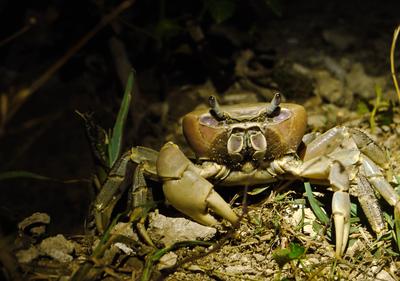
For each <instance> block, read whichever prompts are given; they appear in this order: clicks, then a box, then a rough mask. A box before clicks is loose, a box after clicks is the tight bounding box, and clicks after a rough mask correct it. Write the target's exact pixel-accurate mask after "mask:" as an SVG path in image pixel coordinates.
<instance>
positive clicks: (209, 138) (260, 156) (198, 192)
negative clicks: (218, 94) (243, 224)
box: [93, 93, 400, 257]
mask: <svg viewBox="0 0 400 281" xmlns="http://www.w3.org/2000/svg"><path fill="white" fill-rule="evenodd" d="M209 105H210V108H209V109H200V110H195V111H193V112H190V113H188V114H187V115H185V116H184V117H183V119H182V128H183V133H184V136H185V138H186V140H187V142H188V144H189V146H190V147H191V148H192V149H193V151H194V152H195V154H196V160H195V161H193V162H192V161H191V160H190V159H189V158H188V157H186V156H185V154H184V153H183V152H182V151H181V149H180V148H179V147H178V146H177V145H176V144H174V143H172V142H167V143H166V144H165V145H164V146H163V147H162V148H161V150H160V151H159V152H156V151H154V150H151V149H149V148H145V147H140V146H139V147H134V148H132V149H131V150H130V151H128V152H127V153H125V154H124V155H123V156H122V157H121V159H120V160H119V161H117V163H116V164H115V165H114V167H113V168H112V170H111V172H110V175H109V177H108V179H107V180H106V182H105V183H104V185H103V187H102V189H101V191H100V193H99V194H98V196H97V198H96V200H95V203H94V207H93V212H94V216H95V222H96V226H97V229H98V230H99V231H104V230H105V227H106V226H107V225H108V223H109V220H110V217H111V213H112V210H113V208H114V205H115V203H116V202H117V201H118V200H119V198H120V197H121V195H122V193H124V192H125V190H126V188H127V185H129V182H130V181H132V172H133V170H134V174H133V189H132V192H133V194H135V195H136V196H133V204H132V205H133V207H135V206H138V205H140V204H141V203H140V202H144V201H145V198H146V197H147V196H150V195H149V194H148V191H147V189H145V188H146V183H145V179H144V177H149V178H151V179H153V180H159V181H161V182H162V188H163V192H164V195H165V198H166V200H167V201H168V202H169V203H170V204H171V205H172V206H173V207H175V208H176V209H177V210H179V211H180V212H182V213H183V214H185V215H187V216H189V217H190V218H192V219H193V220H195V221H197V222H199V223H201V224H203V225H210V226H212V225H215V224H217V223H218V220H217V219H216V218H215V217H214V215H213V214H216V215H218V216H220V217H222V218H224V219H226V220H228V221H229V222H231V223H232V224H235V223H237V222H238V215H237V214H236V213H235V212H234V211H233V210H232V208H231V206H230V205H229V204H228V203H227V202H226V201H225V200H224V199H223V198H222V197H221V196H220V195H219V194H218V193H217V192H216V191H215V190H214V186H238V185H243V186H244V185H246V186H256V185H261V184H269V183H273V182H277V181H280V180H285V179H301V180H307V181H310V182H315V183H318V184H320V185H323V186H327V187H328V189H329V190H331V191H332V192H333V196H332V216H333V222H334V227H335V237H336V241H335V244H336V250H335V255H336V257H341V256H342V255H343V254H344V252H345V249H346V245H347V241H348V237H349V229H350V191H351V192H352V195H356V197H357V198H358V201H359V203H360V205H361V207H362V209H363V211H364V213H365V215H366V217H367V219H368V221H369V223H370V225H371V228H372V230H373V231H374V232H375V233H377V234H378V235H380V234H382V233H383V232H384V231H385V229H386V224H385V221H384V218H383V213H382V211H381V207H380V205H379V203H378V199H377V197H376V194H377V193H379V194H380V195H381V196H382V197H383V198H384V199H385V200H386V201H387V202H388V203H389V204H390V205H391V206H393V207H394V212H395V215H399V214H400V197H399V195H398V194H397V193H396V192H395V190H394V189H393V187H392V186H391V185H390V183H389V182H388V181H387V180H386V178H385V175H384V171H385V169H387V168H388V166H389V160H388V157H387V154H386V152H385V150H383V149H382V148H380V147H379V146H378V145H377V144H376V143H375V142H374V141H373V140H372V139H371V138H370V137H368V136H367V135H366V134H365V133H363V132H362V131H360V130H357V129H352V128H348V127H344V126H337V127H334V128H332V129H330V130H328V131H327V132H325V133H323V134H317V133H309V134H305V132H306V124H307V115H306V111H305V109H304V107H303V106H301V105H298V104H292V103H281V95H280V94H279V93H276V94H275V95H274V97H273V99H272V101H271V102H269V103H253V104H237V105H229V106H220V105H219V103H218V102H217V100H216V98H215V97H213V96H211V97H210V98H209ZM135 163H136V169H134V164H135ZM127 175H128V176H127ZM138 195H139V196H138ZM210 211H212V213H213V214H212V213H211V212H210Z"/></svg>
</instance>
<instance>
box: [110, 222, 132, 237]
mask: <svg viewBox="0 0 400 281" xmlns="http://www.w3.org/2000/svg"><path fill="white" fill-rule="evenodd" d="M110 233H111V234H118V235H123V236H126V237H129V238H131V239H133V240H135V241H139V237H138V236H137V234H136V233H135V232H133V229H132V224H131V223H127V222H119V223H117V224H116V225H115V226H114V227H113V229H112V230H111V232H110Z"/></svg>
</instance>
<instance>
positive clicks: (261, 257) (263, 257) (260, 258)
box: [253, 254, 265, 262]
mask: <svg viewBox="0 0 400 281" xmlns="http://www.w3.org/2000/svg"><path fill="white" fill-rule="evenodd" d="M253 257H254V258H255V259H256V261H258V262H260V261H263V260H265V256H263V255H260V254H253Z"/></svg>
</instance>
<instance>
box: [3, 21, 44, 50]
mask: <svg viewBox="0 0 400 281" xmlns="http://www.w3.org/2000/svg"><path fill="white" fill-rule="evenodd" d="M36 23H37V19H36V18H35V17H30V18H29V19H28V23H26V24H25V25H24V26H23V27H22V28H21V29H20V30H17V31H16V32H15V33H13V34H11V35H10V36H8V37H6V38H4V39H3V40H1V41H0V47H3V46H4V45H7V44H8V43H10V42H11V41H13V40H14V39H16V38H18V37H19V36H21V35H22V34H24V33H25V32H27V31H28V30H30V29H31V28H32V26H34V25H35V24H36Z"/></svg>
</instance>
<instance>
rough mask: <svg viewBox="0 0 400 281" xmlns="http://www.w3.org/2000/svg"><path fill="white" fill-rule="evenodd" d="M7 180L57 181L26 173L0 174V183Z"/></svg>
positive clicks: (9, 172) (11, 172)
mask: <svg viewBox="0 0 400 281" xmlns="http://www.w3.org/2000/svg"><path fill="white" fill-rule="evenodd" d="M9 179H34V180H46V181H58V180H56V179H52V178H49V177H46V176H42V175H39V174H35V173H32V172H28V171H7V172H3V173H0V181H3V180H9Z"/></svg>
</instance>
